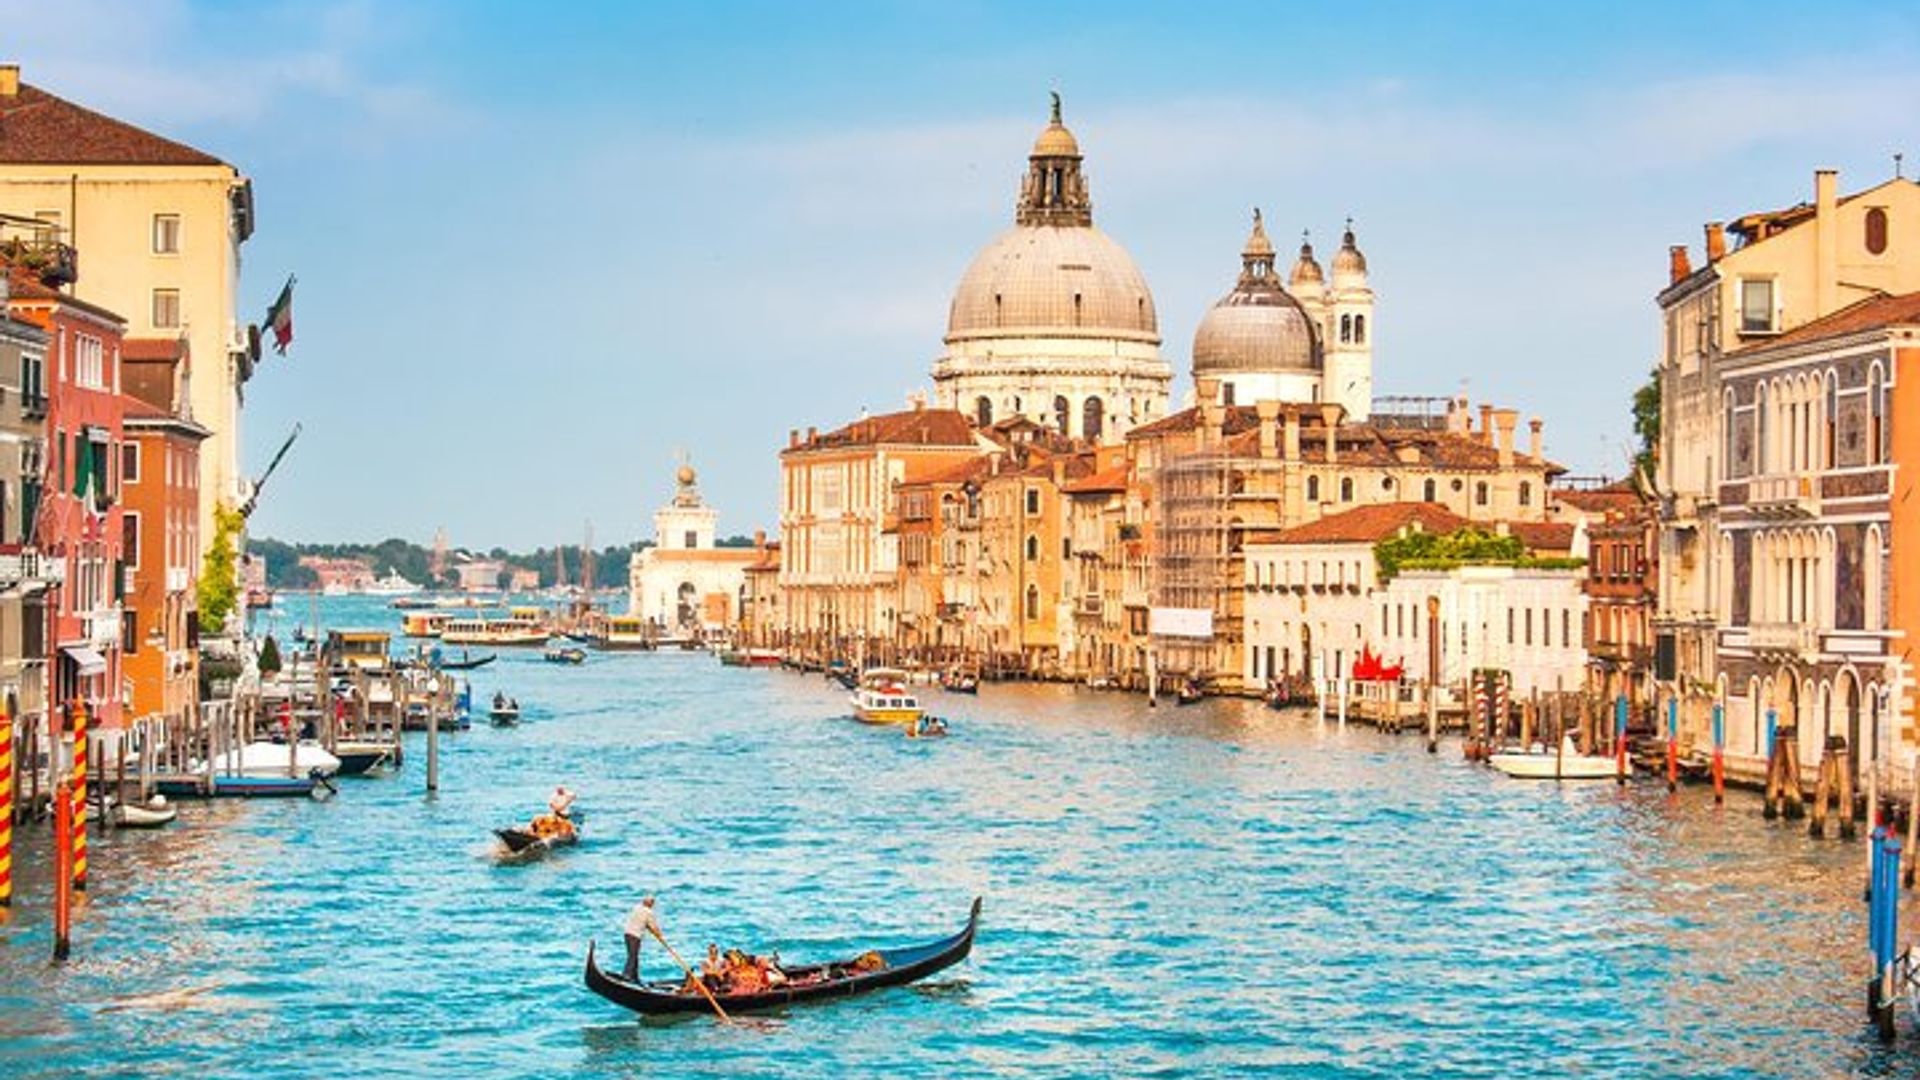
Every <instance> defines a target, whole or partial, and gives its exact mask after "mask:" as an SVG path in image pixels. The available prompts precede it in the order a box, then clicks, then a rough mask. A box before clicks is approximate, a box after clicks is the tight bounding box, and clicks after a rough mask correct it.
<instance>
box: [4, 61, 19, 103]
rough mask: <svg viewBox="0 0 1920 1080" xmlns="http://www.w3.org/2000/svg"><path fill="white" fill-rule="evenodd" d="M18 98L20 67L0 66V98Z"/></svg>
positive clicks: (16, 65) (12, 65) (13, 65)
mask: <svg viewBox="0 0 1920 1080" xmlns="http://www.w3.org/2000/svg"><path fill="white" fill-rule="evenodd" d="M19 96H20V65H19V64H0V98H10V97H19Z"/></svg>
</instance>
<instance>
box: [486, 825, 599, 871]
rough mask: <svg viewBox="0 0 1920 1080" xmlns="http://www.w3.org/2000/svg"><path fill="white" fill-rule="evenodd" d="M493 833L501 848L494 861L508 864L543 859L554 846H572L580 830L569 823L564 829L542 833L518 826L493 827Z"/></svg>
mask: <svg viewBox="0 0 1920 1080" xmlns="http://www.w3.org/2000/svg"><path fill="white" fill-rule="evenodd" d="M493 835H494V836H496V837H498V838H499V840H500V848H501V851H500V854H499V855H498V856H496V857H495V860H494V861H496V862H499V863H503V864H505V865H509V866H513V865H517V864H520V863H529V862H533V861H534V860H536V859H543V858H545V857H546V856H547V855H548V854H550V853H552V851H553V849H555V848H563V847H572V846H573V845H575V844H577V843H579V842H580V830H579V829H578V828H575V827H573V826H572V825H571V824H569V825H568V827H567V828H566V830H565V831H562V832H549V833H546V834H544V835H542V834H539V833H536V832H534V831H533V830H531V829H522V828H519V827H514V828H507V829H495V830H493Z"/></svg>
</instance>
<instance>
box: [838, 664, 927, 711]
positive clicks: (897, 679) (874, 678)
mask: <svg viewBox="0 0 1920 1080" xmlns="http://www.w3.org/2000/svg"><path fill="white" fill-rule="evenodd" d="M906 678H907V673H906V672H904V671H900V670H897V669H895V668H874V669H872V670H871V671H868V672H867V673H866V675H865V676H864V677H862V678H861V680H860V687H859V689H857V690H855V691H854V692H853V696H852V697H851V698H849V699H848V700H849V701H850V702H851V703H852V704H853V718H854V719H855V720H858V721H860V722H861V723H865V724H917V723H919V722H920V717H922V716H923V715H925V714H926V710H925V709H922V708H921V707H920V699H919V698H916V697H914V696H913V695H912V694H909V693H907V687H906Z"/></svg>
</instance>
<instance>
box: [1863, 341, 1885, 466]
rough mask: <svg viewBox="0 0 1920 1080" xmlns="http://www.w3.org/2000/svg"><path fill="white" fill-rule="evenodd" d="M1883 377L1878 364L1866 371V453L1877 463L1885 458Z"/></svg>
mask: <svg viewBox="0 0 1920 1080" xmlns="http://www.w3.org/2000/svg"><path fill="white" fill-rule="evenodd" d="M1885 381H1886V380H1885V379H1883V378H1882V377H1881V375H1880V365H1879V364H1875V365H1873V368H1872V369H1871V370H1870V371H1869V372H1868V373H1867V408H1868V410H1870V412H1871V414H1872V421H1871V422H1870V423H1869V424H1868V425H1867V453H1868V455H1869V457H1868V459H1867V460H1869V461H1871V462H1873V463H1874V464H1876V465H1878V464H1880V463H1881V462H1883V461H1885V460H1887V454H1886V445H1885V443H1884V440H1885V438H1886V427H1887V399H1886V386H1885V385H1884V384H1885Z"/></svg>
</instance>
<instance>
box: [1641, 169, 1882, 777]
mask: <svg viewBox="0 0 1920 1080" xmlns="http://www.w3.org/2000/svg"><path fill="white" fill-rule="evenodd" d="M1915 229H1920V184H1915V183H1914V182H1913V181H1912V180H1909V179H1904V178H1900V177H1895V178H1893V179H1890V180H1887V181H1884V182H1882V183H1880V184H1877V185H1875V186H1873V187H1870V188H1867V189H1865V190H1863V191H1858V192H1854V193H1853V194H1850V195H1844V196H1843V195H1841V194H1840V192H1839V177H1838V175H1837V174H1836V173H1835V172H1834V171H1833V170H1830V169H1822V170H1819V171H1817V172H1816V173H1815V174H1814V183H1813V199H1812V201H1810V202H1801V203H1798V204H1796V205H1793V206H1790V207H1786V208H1784V209H1777V210H1767V211H1760V212H1754V213H1747V214H1743V215H1741V216H1740V217H1738V218H1736V219H1735V220H1734V221H1732V222H1731V223H1722V222H1719V221H1713V222H1708V223H1707V225H1706V227H1705V246H1704V256H1705V257H1704V260H1703V261H1702V263H1701V264H1700V265H1699V266H1697V267H1696V266H1694V265H1693V262H1692V259H1691V257H1690V255H1689V252H1688V250H1687V248H1686V247H1685V246H1684V245H1677V246H1675V247H1673V248H1671V249H1669V252H1668V284H1667V286H1666V287H1665V288H1664V289H1662V290H1661V291H1660V293H1659V294H1658V296H1657V297H1656V302H1657V304H1658V305H1659V308H1660V318H1661V328H1662V340H1663V347H1662V352H1661V358H1660V363H1659V366H1658V367H1657V369H1656V374H1657V377H1658V379H1659V385H1660V393H1661V415H1660V444H1659V455H1658V456H1659V465H1658V471H1657V474H1656V476H1655V477H1654V478H1653V486H1654V488H1655V490H1656V491H1657V493H1658V497H1659V504H1660V505H1659V510H1660V551H1659V557H1658V560H1657V566H1658V574H1659V585H1658V590H1657V592H1658V615H1657V618H1656V623H1655V637H1656V657H1658V656H1659V655H1662V654H1670V655H1672V656H1673V658H1674V663H1673V664H1672V665H1671V666H1670V667H1667V668H1666V669H1665V670H1661V671H1659V672H1658V674H1659V676H1660V678H1661V679H1662V680H1663V681H1669V682H1670V681H1671V680H1672V679H1674V678H1675V677H1677V678H1678V679H1679V680H1680V681H1681V685H1682V686H1683V687H1684V688H1685V689H1687V690H1688V692H1689V696H1688V700H1687V702H1686V707H1685V708H1684V709H1683V715H1684V716H1685V717H1686V723H1687V724H1688V727H1689V734H1690V735H1691V736H1692V737H1694V738H1696V739H1699V740H1701V741H1703V742H1704V741H1705V739H1706V738H1707V737H1708V736H1707V723H1708V720H1707V718H1708V715H1709V712H1708V705H1709V704H1710V703H1709V700H1708V698H1709V697H1710V695H1711V694H1712V693H1713V692H1714V688H1717V687H1718V686H1719V685H1720V683H1721V682H1722V680H1721V679H1720V678H1719V675H1720V672H1719V667H1718V656H1719V651H1720V647H1721V642H1722V639H1723V631H1722V622H1723V618H1722V616H1723V614H1724V613H1725V612H1726V611H1727V610H1728V606H1729V604H1730V602H1731V595H1730V593H1731V592H1732V591H1733V590H1736V589H1740V588H1744V587H1745V585H1744V583H1743V582H1742V581H1741V580H1740V579H1741V575H1740V574H1738V573H1736V572H1735V570H1734V568H1733V567H1732V566H1730V565H1729V560H1730V559H1731V558H1732V551H1731V549H1732V545H1731V537H1730V536H1725V535H1723V532H1725V530H1723V529H1722V527H1721V524H1720V516H1721V510H1722V506H1723V500H1722V498H1721V496H1722V494H1723V492H1724V491H1725V490H1727V489H1726V488H1725V487H1724V484H1725V482H1726V481H1728V480H1730V479H1731V478H1732V477H1733V475H1734V474H1733V472H1732V471H1731V470H1730V468H1729V463H1730V461H1731V460H1732V459H1733V457H1734V456H1735V455H1736V454H1738V453H1739V452H1740V448H1739V447H1738V446H1737V445H1735V443H1734V438H1735V436H1736V435H1737V432H1738V431H1739V430H1746V431H1749V432H1750V433H1751V434H1750V436H1749V437H1753V436H1757V435H1758V434H1759V430H1758V425H1759V418H1761V417H1765V418H1767V422H1768V423H1769V425H1770V426H1769V427H1768V430H1767V432H1766V438H1764V439H1760V440H1758V441H1757V442H1756V443H1755V444H1754V445H1752V446H1750V447H1749V448H1748V450H1747V453H1748V454H1749V455H1750V457H1749V463H1748V464H1747V465H1746V466H1745V468H1746V469H1747V470H1748V471H1747V472H1743V473H1742V474H1741V477H1742V478H1741V481H1740V483H1739V484H1737V485H1735V486H1734V488H1733V490H1734V491H1736V492H1739V491H1744V489H1745V488H1746V487H1747V486H1748V483H1749V482H1750V481H1757V480H1759V479H1761V478H1763V477H1777V478H1780V479H1778V480H1775V481H1774V482H1776V483H1789V482H1792V483H1796V484H1797V483H1798V481H1797V480H1789V479H1788V478H1790V477H1794V476H1796V475H1797V474H1795V473H1794V472H1793V469H1794V468H1795V466H1790V465H1789V464H1788V462H1789V461H1806V460H1811V455H1810V453H1809V452H1808V450H1809V448H1808V447H1806V446H1803V445H1801V442H1802V440H1804V438H1805V433H1806V432H1812V431H1819V430H1822V429H1823V427H1824V425H1826V424H1827V422H1828V419H1827V416H1826V415H1825V410H1827V409H1828V408H1829V406H1830V404H1831V405H1832V406H1833V407H1835V408H1838V407H1840V406H1839V403H1838V401H1837V400H1835V401H1832V402H1830V401H1829V395H1828V393H1827V392H1826V388H1825V386H1824V385H1822V384H1823V383H1824V376H1823V375H1822V377H1821V378H1818V379H1816V378H1815V377H1814V375H1815V374H1816V373H1814V372H1811V371H1809V372H1803V373H1801V374H1800V375H1799V376H1798V377H1796V378H1793V379H1788V380H1786V381H1784V382H1779V383H1776V382H1775V380H1773V379H1772V378H1771V377H1769V378H1764V379H1762V378H1759V377H1757V376H1754V375H1748V376H1744V377H1742V378H1741V379H1739V380H1736V381H1735V384H1734V385H1729V384H1728V383H1727V380H1725V379H1724V378H1723V377H1722V373H1721V365H1722V361H1723V358H1724V357H1725V356H1726V355H1727V354H1730V353H1734V352H1738V351H1741V350H1744V349H1749V348H1754V347H1757V346H1762V345H1764V344H1766V343H1767V342H1770V341H1774V340H1776V339H1778V338H1780V337H1781V336H1782V335H1784V334H1788V333H1790V332H1792V331H1794V330H1795V329H1797V328H1799V327H1801V326H1804V325H1806V324H1808V323H1810V322H1813V321H1814V320H1817V319H1821V318H1825V317H1827V316H1830V315H1834V314H1835V313H1837V312H1839V311H1841V310H1842V309H1845V308H1848V307H1850V306H1852V305H1854V304H1857V303H1859V302H1861V301H1863V300H1868V299H1871V298H1873V297H1876V296H1897V295H1902V294H1905V293H1910V292H1914V291H1916V290H1920V259H1915V258H1912V257H1908V256H1907V255H1906V252H1908V251H1910V250H1911V249H1912V245H1910V244H1909V245H1905V246H1904V247H1903V246H1902V245H1900V244H1898V243H1896V242H1895V241H1894V238H1895V237H1898V236H1906V235H1911V234H1912V232H1913V231H1914V230H1915ZM1747 367H1748V370H1749V371H1750V370H1751V364H1750V363H1749V364H1748V365H1747ZM1836 375H1837V373H1836ZM1883 376H1887V377H1890V375H1889V373H1888V372H1886V371H1885V370H1884V369H1883ZM1741 392H1747V393H1750V394H1752V395H1753V396H1752V397H1751V398H1742V397H1738V396H1737V395H1738V394H1739V393H1741ZM1730 394H1732V395H1735V397H1734V398H1732V399H1730V398H1729V395H1730ZM1872 396H1873V395H1872V394H1871V393H1870V392H1869V391H1867V389H1866V388H1864V387H1862V388H1860V389H1859V390H1858V392H1856V393H1854V394H1850V395H1849V397H1848V400H1849V401H1850V402H1854V403H1855V404H1854V405H1853V406H1852V407H1855V408H1859V407H1864V406H1865V405H1866V404H1867V403H1868V402H1869V401H1870V400H1871V399H1872ZM1734 414H1738V415H1744V416H1746V417H1748V419H1747V420H1746V421H1744V425H1745V426H1744V427H1740V426H1737V425H1734V424H1732V423H1730V419H1729V418H1730V416H1731V415H1734ZM1789 449H1791V450H1792V454H1793V456H1792V457H1789V456H1788V453H1787V452H1788V450H1789ZM1737 531H1740V532H1743V533H1744V532H1745V531H1746V530H1745V529H1742V530H1737ZM1797 557H1798V556H1796V558H1797ZM1729 685H1733V683H1732V682H1730V683H1729Z"/></svg>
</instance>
